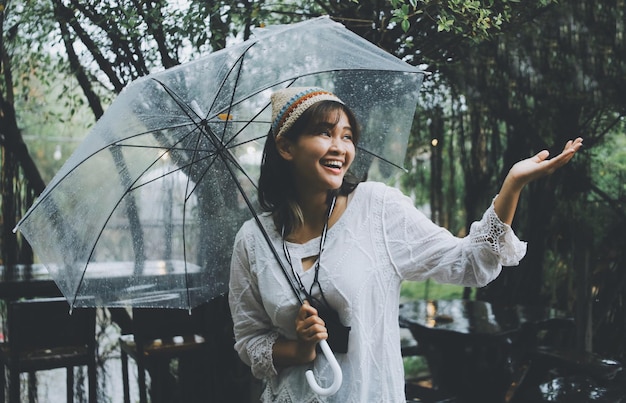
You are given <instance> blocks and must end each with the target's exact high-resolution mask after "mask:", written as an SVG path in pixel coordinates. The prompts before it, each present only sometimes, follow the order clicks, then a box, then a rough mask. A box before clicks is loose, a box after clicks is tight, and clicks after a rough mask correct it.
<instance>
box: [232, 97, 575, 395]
mask: <svg viewBox="0 0 626 403" xmlns="http://www.w3.org/2000/svg"><path fill="white" fill-rule="evenodd" d="M272 112H273V114H272V122H273V124H272V129H271V131H270V133H269V134H268V137H267V142H266V145H265V150H264V158H263V163H262V166H261V177H260V180H259V200H260V202H261V204H262V206H263V207H264V208H265V209H266V210H267V213H265V214H263V215H262V216H261V217H260V219H261V222H262V224H263V226H264V228H265V229H266V231H267V233H268V234H269V235H270V237H271V240H272V243H273V245H274V247H275V248H276V250H279V251H282V252H284V262H285V265H286V267H289V268H290V270H291V273H289V274H290V278H289V279H287V277H286V276H285V274H284V273H283V272H282V271H281V270H280V268H279V266H278V264H277V262H276V261H275V258H274V257H273V255H272V254H271V252H270V249H269V246H268V244H267V241H266V240H265V239H264V238H263V236H262V234H261V231H260V230H259V227H258V225H257V223H256V222H254V221H252V220H251V221H248V222H247V223H245V224H244V225H243V226H242V228H241V230H240V231H239V233H238V235H237V237H236V240H235V245H234V251H233V257H232V264H231V277H230V293H229V302H230V307H231V312H232V315H233V321H234V331H235V339H236V343H235V349H236V350H237V351H238V353H239V356H240V357H241V359H242V360H243V361H244V362H245V363H246V364H248V365H250V366H251V369H252V373H253V374H254V376H256V377H258V378H261V379H264V380H265V381H266V386H265V390H264V392H263V396H262V401H265V402H294V403H307V402H321V401H329V402H330V401H332V402H341V403H345V402H355V403H362V402H393V403H399V402H405V397H404V374H403V364H402V358H401V355H400V335H399V329H398V307H399V297H400V284H401V282H402V281H404V280H415V281H423V280H425V279H427V278H433V279H435V280H437V281H439V282H444V283H451V284H459V285H465V286H472V287H481V286H484V285H486V284H487V283H489V282H490V281H491V280H493V279H494V278H495V277H496V276H497V275H498V274H499V273H500V271H501V269H502V266H503V265H505V266H511V265H517V264H518V262H519V260H520V259H521V258H522V257H523V256H524V254H525V252H526V244H525V243H523V242H521V241H520V240H519V239H517V237H516V236H515V235H514V233H513V231H512V229H511V227H510V224H511V222H512V220H513V215H514V212H515V209H516V205H517V201H518V198H519V194H520V192H521V190H522V188H523V187H524V186H525V185H526V184H527V183H529V182H530V181H532V180H534V179H536V178H539V177H541V176H543V175H546V174H549V173H551V172H553V171H554V170H556V169H557V168H559V167H560V166H562V165H564V164H566V163H567V162H568V161H569V160H570V159H571V158H572V156H573V155H574V154H575V153H576V151H578V150H579V149H580V147H581V145H582V140H581V139H576V140H574V141H569V142H568V143H567V144H566V146H565V148H564V150H563V152H562V153H561V154H560V155H558V156H557V157H555V158H553V159H551V160H547V157H548V152H547V151H542V152H540V153H538V154H537V155H535V156H534V157H532V158H529V159H526V160H523V161H520V162H518V163H517V164H515V165H514V166H513V167H512V168H511V170H510V172H509V174H508V175H507V177H506V179H505V180H504V183H503V185H502V188H501V190H500V193H499V195H498V196H497V197H496V198H495V199H494V201H493V203H492V205H491V206H490V207H489V209H488V210H487V211H486V212H485V214H484V216H483V218H482V220H481V221H479V222H476V223H474V224H473V225H472V226H471V230H470V234H469V235H468V236H467V237H465V238H456V237H454V236H453V235H451V234H450V233H449V232H448V231H447V230H445V229H443V228H440V227H438V226H437V225H435V224H434V223H433V222H431V221H430V220H428V219H427V218H426V217H425V216H424V215H423V214H422V213H420V212H419V211H417V210H416V209H415V208H414V207H413V204H412V202H411V200H410V199H409V198H408V197H406V196H404V195H402V194H401V193H400V192H399V191H398V190H396V189H394V188H391V187H388V186H386V185H384V184H381V183H375V182H363V183H360V184H358V185H357V182H356V181H353V180H352V178H351V176H350V175H349V171H348V170H349V168H350V164H351V163H352V161H353V160H354V157H355V152H356V148H355V145H356V144H357V142H358V139H359V129H358V126H357V122H356V119H355V118H354V115H353V114H352V112H351V111H350V110H349V109H348V108H347V107H346V106H345V105H344V104H343V102H342V101H341V100H340V99H339V98H337V97H336V96H335V95H334V94H332V93H329V92H327V91H324V90H322V89H319V88H287V89H284V90H280V91H277V92H276V93H274V94H273V95H272ZM289 281H291V282H292V284H295V285H296V287H297V288H298V289H300V291H301V293H302V295H301V297H302V298H303V299H306V300H307V301H305V303H304V304H303V305H300V304H299V303H298V299H297V298H296V296H295V295H294V291H293V290H292V288H291V286H290V284H289ZM309 301H314V302H315V303H314V304H313V305H315V306H317V307H318V308H320V309H321V308H327V307H328V306H330V307H332V308H333V309H334V310H336V311H337V312H338V315H339V320H340V322H341V324H343V325H344V326H349V327H350V328H351V330H350V331H349V340H348V342H347V353H345V354H342V353H339V354H337V360H338V362H339V364H340V366H341V368H342V371H343V379H344V380H343V385H342V387H341V388H340V389H339V391H338V392H337V393H336V394H335V395H333V396H330V397H327V398H320V397H318V396H316V395H315V394H314V393H313V392H312V391H311V389H310V388H309V386H308V385H307V382H306V381H305V375H304V374H305V370H306V369H308V368H310V367H313V368H314V371H315V374H316V378H317V379H318V380H319V383H320V384H321V385H327V384H328V383H330V382H331V381H332V372H331V370H330V368H329V366H328V363H327V361H326V360H325V357H324V356H323V355H322V354H318V352H317V350H316V345H317V343H318V342H319V341H320V340H324V339H326V338H328V337H329V332H328V328H329V323H326V322H324V320H323V319H322V318H320V316H319V315H318V310H317V309H316V308H315V307H314V306H312V304H309ZM326 304H327V305H326ZM328 320H329V319H327V321H328ZM334 333H335V332H334V331H331V332H330V334H331V339H330V340H329V343H330V342H331V341H333V340H334V339H335V338H336V336H334V335H333V334H334ZM331 346H332V343H331Z"/></svg>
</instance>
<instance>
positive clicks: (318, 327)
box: [296, 301, 328, 343]
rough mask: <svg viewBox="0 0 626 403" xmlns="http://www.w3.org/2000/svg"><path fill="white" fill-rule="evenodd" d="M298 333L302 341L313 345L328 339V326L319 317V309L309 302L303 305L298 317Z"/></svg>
mask: <svg viewBox="0 0 626 403" xmlns="http://www.w3.org/2000/svg"><path fill="white" fill-rule="evenodd" d="M296 332H297V334H298V338H299V339H300V340H303V341H306V342H309V343H312V342H315V343H317V342H319V341H321V340H325V339H327V338H328V331H327V330H326V324H325V323H324V321H323V320H322V318H320V317H319V316H318V315H317V309H315V308H314V307H312V306H311V305H310V304H309V303H308V302H307V301H305V302H304V304H302V306H301V307H300V310H299V311H298V315H297V317H296Z"/></svg>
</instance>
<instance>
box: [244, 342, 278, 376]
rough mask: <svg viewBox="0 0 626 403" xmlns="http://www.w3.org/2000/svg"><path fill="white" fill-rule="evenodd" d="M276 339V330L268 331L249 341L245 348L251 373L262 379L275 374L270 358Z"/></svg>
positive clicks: (272, 361)
mask: <svg viewBox="0 0 626 403" xmlns="http://www.w3.org/2000/svg"><path fill="white" fill-rule="evenodd" d="M276 339H278V332H270V333H268V334H266V335H264V336H261V337H259V338H258V339H256V340H255V341H253V342H251V343H250V344H249V345H248V346H247V348H246V350H247V353H248V356H249V357H250V361H251V362H252V366H251V369H252V375H254V376H255V377H256V378H259V379H263V378H268V377H272V376H276V375H277V371H276V368H275V367H274V360H273V358H272V350H273V348H274V343H275V342H276Z"/></svg>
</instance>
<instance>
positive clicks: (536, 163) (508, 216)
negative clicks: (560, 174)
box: [494, 137, 583, 225]
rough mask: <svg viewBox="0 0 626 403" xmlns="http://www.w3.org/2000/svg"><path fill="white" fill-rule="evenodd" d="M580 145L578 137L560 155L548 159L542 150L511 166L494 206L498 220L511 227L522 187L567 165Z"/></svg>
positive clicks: (581, 143) (580, 139) (546, 152)
mask: <svg viewBox="0 0 626 403" xmlns="http://www.w3.org/2000/svg"><path fill="white" fill-rule="evenodd" d="M582 145H583V139H582V138H580V137H578V138H577V139H575V140H569V141H568V142H567V143H566V144H565V147H564V148H563V151H562V152H561V154H559V155H557V156H556V157H554V158H551V159H548V156H549V155H550V153H549V152H548V150H543V151H541V152H539V153H537V154H535V156H533V157H530V158H527V159H525V160H522V161H519V162H517V163H516V164H515V165H513V167H511V170H510V171H509V174H508V175H507V176H506V178H505V179H504V183H503V184H502V188H500V192H499V194H498V197H497V198H496V200H495V204H494V209H495V212H496V214H497V215H498V217H499V218H500V220H502V222H504V223H506V224H508V225H511V223H512V222H513V216H514V215H515V210H516V208H517V203H518V200H519V196H520V193H521V191H522V189H523V188H524V186H526V185H527V184H528V183H530V182H532V181H534V180H535V179H538V178H541V177H542V176H546V175H550V174H551V173H553V172H554V171H556V170H557V169H559V168H560V167H562V166H563V165H565V164H567V163H568V162H569V161H570V160H571V159H572V157H574V154H576V152H577V151H578V150H580V148H581V147H582Z"/></svg>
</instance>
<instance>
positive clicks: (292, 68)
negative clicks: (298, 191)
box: [17, 17, 424, 309]
mask: <svg viewBox="0 0 626 403" xmlns="http://www.w3.org/2000/svg"><path fill="white" fill-rule="evenodd" d="M423 75H424V73H423V72H422V71H420V70H419V69H417V68H415V67H413V66H411V65H409V64H407V63H404V62H402V61H401V60H399V59H397V58H395V57H394V56H392V55H389V54H388V53H386V52H384V51H383V50H381V49H379V48H377V47H376V46H374V45H372V44H371V43H369V42H367V41H366V40H364V39H362V38H360V37H359V36H357V35H355V34H354V33H352V32H350V31H349V30H347V29H346V28H345V27H343V26H342V25H341V24H338V23H335V22H333V21H332V20H330V19H329V18H327V17H321V18H317V19H313V20H309V21H305V22H302V23H298V24H293V25H286V26H275V27H270V28H264V29H257V30H255V35H254V38H253V39H251V40H248V41H245V42H243V43H240V44H238V45H236V46H231V47H228V48H226V49H223V50H220V51H217V52H214V53H212V54H209V55H207V56H205V57H201V58H199V59H197V60H194V61H192V62H189V63H186V64H183V65H180V66H177V67H174V68H171V69H168V70H164V71H161V72H157V73H154V74H151V75H148V76H146V77H143V78H141V79H138V80H136V81H134V82H133V83H131V84H130V85H129V86H128V87H127V88H125V89H124V90H123V91H122V93H121V94H120V95H119V96H118V97H117V98H116V99H115V101H114V102H113V103H112V104H111V106H110V107H109V108H108V109H107V111H106V113H105V114H104V115H103V116H102V118H101V119H99V121H98V122H97V123H96V125H95V126H94V128H93V129H92V130H91V132H90V133H89V134H88V136H87V137H86V138H85V140H84V141H83V142H82V143H81V144H80V145H79V147H78V148H77V150H76V151H75V153H74V154H73V155H71V156H70V158H69V159H68V161H67V162H66V163H65V165H64V166H63V167H62V168H61V170H60V171H59V172H58V173H57V175H56V176H55V177H54V178H53V179H52V181H51V182H50V184H49V185H48V186H47V188H46V189H45V190H44V192H43V193H42V194H41V195H40V197H39V198H38V199H37V201H36V203H35V204H34V205H33V206H32V207H31V208H30V210H29V211H28V212H27V213H26V214H25V216H24V217H23V218H22V220H21V221H20V222H19V223H18V226H17V229H19V230H20V232H21V233H22V234H23V235H24V237H25V238H26V239H27V240H28V242H29V243H30V244H31V246H32V247H33V250H34V251H35V254H36V255H37V257H38V258H39V260H40V261H41V262H42V263H43V264H45V266H46V267H47V269H48V270H49V272H50V274H51V276H52V277H53V278H54V280H55V281H56V283H57V284H58V286H59V288H60V290H61V291H62V292H63V294H64V295H65V297H66V298H67V299H68V301H69V302H70V304H71V306H73V307H74V306H110V307H114V306H134V307H166V308H186V309H190V308H192V307H195V306H197V305H199V304H201V303H203V302H206V301H209V300H210V299H211V298H213V297H215V296H217V295H219V294H222V293H225V292H226V291H227V288H228V274H229V263H230V255H231V250H232V243H233V240H234V236H235V233H236V232H237V230H238V229H239V227H240V225H241V224H242V223H243V222H244V221H245V220H247V219H249V218H250V217H252V216H253V215H254V214H256V213H257V211H258V208H257V203H256V180H257V178H258V175H259V167H260V159H261V152H262V149H263V144H264V141H265V137H266V135H267V133H268V130H269V128H270V120H271V118H270V115H271V110H270V109H271V108H270V107H269V105H270V95H271V94H272V92H273V91H275V90H277V89H279V88H284V87H287V86H318V87H322V88H325V89H327V90H330V91H332V92H334V93H335V94H337V96H339V97H340V98H341V99H342V100H343V101H344V102H345V103H346V104H347V105H348V106H350V107H351V109H353V110H354V112H355V114H356V116H357V118H358V119H359V121H360V123H361V125H362V139H361V143H360V144H359V150H358V151H357V160H356V161H355V163H354V165H353V167H354V170H356V173H357V174H365V173H367V172H373V171H376V172H380V171H381V169H382V168H384V167H385V166H387V165H396V166H401V165H402V163H403V160H404V156H405V150H406V144H407V140H408V135H409V132H410V128H411V124H412V121H413V115H414V112H415V107H416V103H417V96H418V91H419V87H420V84H421V81H422V78H423Z"/></svg>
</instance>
